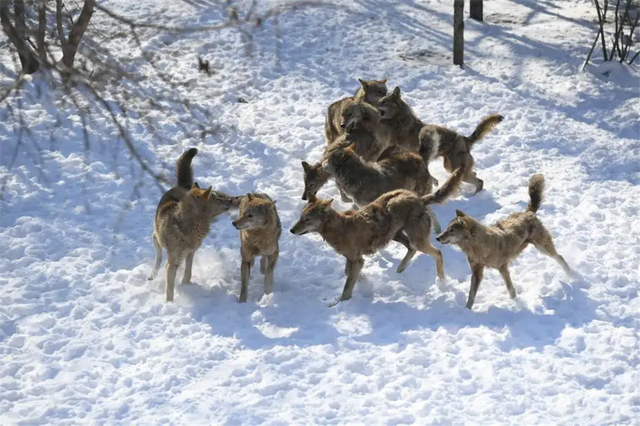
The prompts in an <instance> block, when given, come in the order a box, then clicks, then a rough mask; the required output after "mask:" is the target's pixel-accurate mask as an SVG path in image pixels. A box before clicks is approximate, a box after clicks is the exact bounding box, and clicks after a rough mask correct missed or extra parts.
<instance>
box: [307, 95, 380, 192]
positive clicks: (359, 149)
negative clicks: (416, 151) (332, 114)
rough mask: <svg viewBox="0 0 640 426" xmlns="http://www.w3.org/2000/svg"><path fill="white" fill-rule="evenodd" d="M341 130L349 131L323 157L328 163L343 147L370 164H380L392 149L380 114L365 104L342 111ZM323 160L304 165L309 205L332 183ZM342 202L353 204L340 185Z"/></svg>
mask: <svg viewBox="0 0 640 426" xmlns="http://www.w3.org/2000/svg"><path fill="white" fill-rule="evenodd" d="M340 120H341V121H340V126H341V127H342V128H344V129H345V130H346V132H345V133H343V134H342V135H340V136H338V137H337V138H336V139H335V140H334V141H333V142H332V143H331V144H330V145H329V146H327V148H326V149H325V150H324V153H323V154H322V160H325V159H326V157H327V155H328V153H329V152H331V151H332V150H333V149H335V148H338V147H341V146H348V145H351V146H353V149H354V151H355V153H356V154H357V155H359V156H360V157H362V158H363V159H365V160H366V161H375V160H377V159H378V158H379V157H380V156H381V154H382V153H383V152H385V150H386V149H387V148H388V147H389V144H388V137H387V135H386V133H385V132H384V129H383V128H382V126H381V125H380V114H379V113H378V111H377V109H376V108H374V107H373V106H371V105H369V104H368V103H366V102H364V101H354V100H349V101H348V102H347V103H346V106H345V107H344V108H343V110H342V115H341V119H340ZM322 160H321V161H319V162H317V163H315V164H309V163H308V162H306V161H302V169H303V172H304V175H303V176H304V192H303V193H302V200H304V201H306V200H307V197H308V196H309V195H316V194H317V192H318V191H319V190H320V188H322V187H323V186H324V184H325V183H327V181H328V180H329V175H328V174H327V173H326V172H325V171H324V170H323V169H322ZM338 189H339V190H340V195H341V197H342V200H343V201H345V202H350V201H351V199H349V197H348V196H346V194H345V192H344V191H343V190H342V188H340V185H338Z"/></svg>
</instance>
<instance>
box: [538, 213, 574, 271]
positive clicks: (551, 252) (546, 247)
mask: <svg viewBox="0 0 640 426" xmlns="http://www.w3.org/2000/svg"><path fill="white" fill-rule="evenodd" d="M531 237H532V238H531V243H532V244H533V245H534V246H535V248H537V249H538V251H539V252H540V253H542V254H544V255H545V256H549V257H551V258H552V259H555V261H556V262H558V263H559V264H560V266H561V267H562V269H563V270H564V272H565V273H566V274H567V275H569V276H571V275H572V274H573V270H572V269H571V268H570V267H569V264H567V262H566V260H564V257H562V256H561V255H560V254H558V252H557V251H556V247H555V246H554V245H553V239H552V238H551V234H549V231H547V230H546V229H545V228H544V227H542V225H540V227H539V228H538V229H536V232H535V235H532V236H531Z"/></svg>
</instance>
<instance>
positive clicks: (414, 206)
mask: <svg viewBox="0 0 640 426" xmlns="http://www.w3.org/2000/svg"><path fill="white" fill-rule="evenodd" d="M462 174H463V170H462V169H461V170H457V171H456V172H455V173H454V174H453V175H451V177H450V178H449V180H447V182H446V183H445V184H444V185H443V186H442V187H441V188H440V189H438V190H437V191H436V192H434V193H433V194H429V195H425V196H422V197H420V196H418V195H417V194H416V193H415V192H412V191H408V190H406V189H398V190H395V191H391V192H387V193H386V194H383V195H381V196H380V197H378V198H377V199H376V200H375V201H373V202H372V203H370V204H368V205H367V206H366V207H364V208H363V209H362V210H359V211H357V212H356V211H348V212H345V213H340V212H338V211H336V210H334V209H333V208H332V207H331V202H332V200H320V199H317V198H315V197H311V199H310V200H309V202H308V203H307V205H306V206H305V207H304V209H303V210H302V213H301V215H300V220H298V222H296V224H295V225H293V227H292V228H291V233H293V234H295V235H304V234H307V233H310V232H318V233H319V234H320V235H321V236H322V238H323V239H324V240H325V241H327V243H329V245H330V246H331V247H333V249H334V250H335V251H336V252H338V253H339V254H341V255H343V256H344V257H345V258H346V259H347V262H346V266H345V273H346V274H347V280H346V283H345V286H344V290H343V292H342V296H341V298H340V300H348V299H350V298H351V295H352V293H353V287H354V285H355V282H356V280H357V278H358V275H359V274H360V271H361V270H362V267H363V265H364V258H363V256H364V255H369V254H373V253H375V252H376V251H377V250H379V249H381V248H383V247H385V246H386V245H387V244H388V243H389V242H390V241H391V240H394V239H397V238H398V235H403V236H404V238H405V239H406V240H407V244H408V251H407V254H406V256H405V257H404V259H403V260H402V262H400V265H399V266H398V269H397V271H398V272H402V271H403V270H404V269H405V268H406V266H407V265H408V264H409V262H410V261H411V259H412V258H413V256H414V255H415V254H416V252H417V251H421V252H423V253H427V254H430V255H431V256H433V257H434V258H435V260H436V269H437V273H438V277H440V278H444V264H443V261H442V253H441V252H440V251H439V250H437V249H436V248H434V247H433V246H432V245H431V242H430V241H429V235H430V230H431V217H430V216H429V214H428V213H427V210H426V207H427V206H428V205H430V204H434V203H442V202H444V201H445V200H446V199H447V198H448V197H449V196H451V194H452V193H453V192H454V191H455V190H456V188H458V186H459V185H460V181H461V179H462Z"/></svg>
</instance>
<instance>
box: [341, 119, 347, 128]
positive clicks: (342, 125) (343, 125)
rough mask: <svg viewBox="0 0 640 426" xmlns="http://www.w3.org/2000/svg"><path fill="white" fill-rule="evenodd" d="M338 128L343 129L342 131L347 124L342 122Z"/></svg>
mask: <svg viewBox="0 0 640 426" xmlns="http://www.w3.org/2000/svg"><path fill="white" fill-rule="evenodd" d="M340 127H342V128H343V129H344V128H345V127H347V122H346V121H344V120H342V121H341V122H340Z"/></svg>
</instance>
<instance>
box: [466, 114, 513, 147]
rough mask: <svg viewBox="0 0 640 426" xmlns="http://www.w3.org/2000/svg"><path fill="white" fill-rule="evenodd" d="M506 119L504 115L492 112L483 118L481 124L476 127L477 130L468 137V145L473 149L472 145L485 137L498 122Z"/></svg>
mask: <svg viewBox="0 0 640 426" xmlns="http://www.w3.org/2000/svg"><path fill="white" fill-rule="evenodd" d="M502 120H504V117H503V116H501V115H500V114H492V115H490V116H488V117H485V118H483V119H482V121H481V122H480V124H478V126H477V127H476V130H474V131H473V133H471V136H469V137H468V138H466V139H467V147H469V149H471V146H472V145H473V144H474V143H476V142H478V141H479V140H480V139H482V138H484V137H485V136H486V135H487V133H489V132H490V131H491V130H492V129H493V128H494V127H495V126H496V125H497V124H498V123H500V122H501V121H502Z"/></svg>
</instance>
